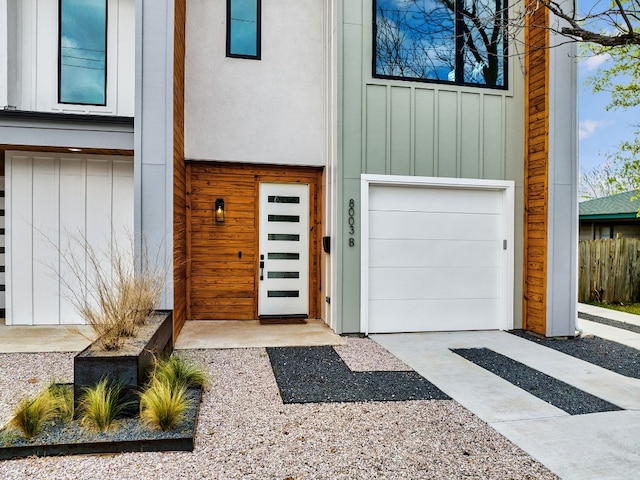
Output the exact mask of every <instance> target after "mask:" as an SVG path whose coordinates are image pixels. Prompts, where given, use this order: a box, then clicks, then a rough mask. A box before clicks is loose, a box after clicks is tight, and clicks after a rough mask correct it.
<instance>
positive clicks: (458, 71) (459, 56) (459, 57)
mask: <svg viewBox="0 0 640 480" xmlns="http://www.w3.org/2000/svg"><path fill="white" fill-rule="evenodd" d="M503 1H504V5H503V7H502V17H503V27H502V31H503V33H502V42H503V46H502V62H503V67H502V69H503V72H502V79H503V82H502V83H503V85H488V84H486V83H472V82H465V81H464V53H463V51H462V50H463V49H464V38H463V37H462V35H457V34H456V36H455V46H454V49H455V64H456V67H455V75H456V79H455V80H453V81H450V80H440V79H434V78H421V77H407V76H397V75H385V74H379V73H377V72H376V58H377V9H378V0H372V2H371V3H372V18H371V26H372V35H371V44H372V49H371V52H372V55H371V74H372V77H373V78H380V79H386V80H399V81H407V82H420V83H434V84H439V85H452V86H464V87H475V88H488V89H492V90H508V89H509V61H508V59H509V49H508V47H509V46H508V42H507V36H506V31H507V22H508V11H509V7H508V5H509V2H508V0H503ZM455 2H456V12H455V14H454V25H455V29H456V32H458V31H460V29H461V26H462V25H463V24H464V16H463V15H462V14H460V13H458V10H459V8H458V7H459V6H460V5H463V4H464V0H455ZM460 67H462V68H460Z"/></svg>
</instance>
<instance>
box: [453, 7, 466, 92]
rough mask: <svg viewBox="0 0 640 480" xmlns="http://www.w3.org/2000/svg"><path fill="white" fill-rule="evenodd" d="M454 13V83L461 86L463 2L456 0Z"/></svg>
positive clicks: (462, 72) (462, 74)
mask: <svg viewBox="0 0 640 480" xmlns="http://www.w3.org/2000/svg"><path fill="white" fill-rule="evenodd" d="M455 5H456V11H455V12H454V13H455V19H456V42H455V49H456V62H455V64H456V83H458V84H462V83H464V45H465V39H464V17H463V15H462V10H463V8H464V0H456V3H455Z"/></svg>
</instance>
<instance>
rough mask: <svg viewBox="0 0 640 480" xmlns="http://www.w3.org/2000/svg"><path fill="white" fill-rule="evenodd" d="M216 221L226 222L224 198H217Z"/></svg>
mask: <svg viewBox="0 0 640 480" xmlns="http://www.w3.org/2000/svg"><path fill="white" fill-rule="evenodd" d="M216 222H224V200H223V199H222V198H216Z"/></svg>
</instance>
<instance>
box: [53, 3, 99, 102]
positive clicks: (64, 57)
mask: <svg viewBox="0 0 640 480" xmlns="http://www.w3.org/2000/svg"><path fill="white" fill-rule="evenodd" d="M58 31H59V42H58V45H59V46H58V102H60V103H72V104H79V105H106V101H107V62H106V61H107V0H60V13H59V30H58Z"/></svg>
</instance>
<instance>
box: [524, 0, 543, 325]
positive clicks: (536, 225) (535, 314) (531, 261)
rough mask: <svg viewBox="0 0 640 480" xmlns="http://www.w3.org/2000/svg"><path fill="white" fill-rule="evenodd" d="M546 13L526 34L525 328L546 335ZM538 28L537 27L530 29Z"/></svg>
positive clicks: (535, 18) (533, 20) (534, 19)
mask: <svg viewBox="0 0 640 480" xmlns="http://www.w3.org/2000/svg"><path fill="white" fill-rule="evenodd" d="M548 21H549V20H548V13H547V10H546V9H545V8H539V9H538V10H537V11H536V12H535V13H534V15H533V17H532V18H531V19H530V26H528V27H527V30H526V41H525V45H526V46H527V56H526V64H525V68H526V84H525V87H526V97H525V98H526V105H525V115H526V117H525V118H526V120H525V122H526V123H525V135H526V137H525V142H526V143H525V145H526V152H525V178H524V188H525V212H524V248H525V251H524V266H523V269H524V286H523V302H524V305H523V328H524V329H526V330H531V331H534V332H536V333H539V334H541V335H545V334H546V311H547V292H546V288H547V235H548V161H549V141H548V131H549V86H548V79H549V54H548V49H547V48H545V47H546V46H547V45H549V33H548V30H547V29H545V28H543V26H544V25H547V24H548ZM533 25H536V26H537V27H534V26H533Z"/></svg>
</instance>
